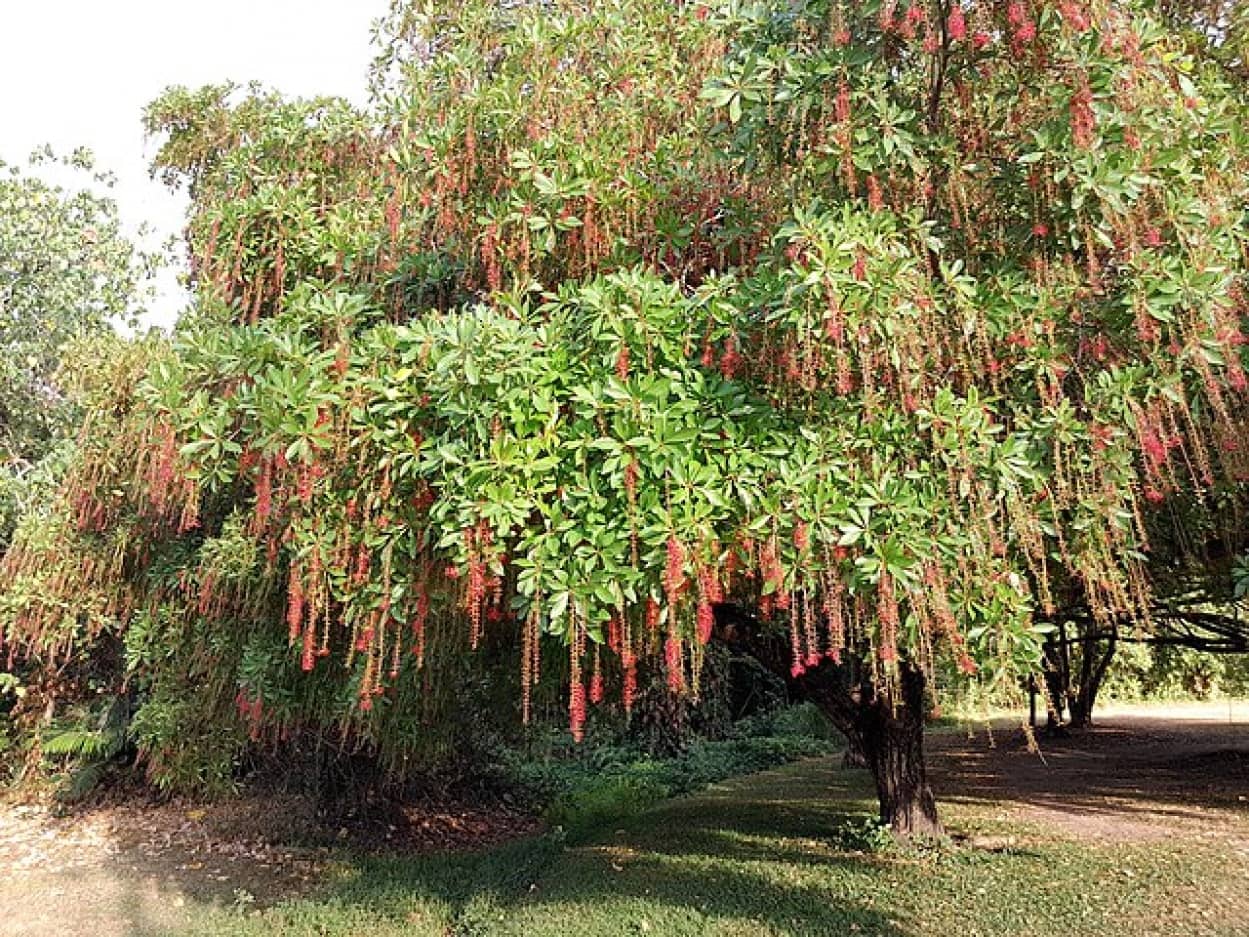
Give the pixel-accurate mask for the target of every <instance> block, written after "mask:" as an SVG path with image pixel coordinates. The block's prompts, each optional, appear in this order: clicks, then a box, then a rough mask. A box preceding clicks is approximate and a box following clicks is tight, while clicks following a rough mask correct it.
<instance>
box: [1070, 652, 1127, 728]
mask: <svg viewBox="0 0 1249 937" xmlns="http://www.w3.org/2000/svg"><path fill="white" fill-rule="evenodd" d="M1116 637H1117V635H1116V634H1115V632H1114V631H1111V632H1110V634H1109V635H1108V636H1107V638H1106V648H1105V650H1101V649H1100V648H1099V647H1098V644H1099V641H1098V638H1097V636H1096V635H1088V636H1086V637H1085V638H1084V639H1083V641H1082V646H1081V648H1080V680H1079V683H1077V684H1076V685H1075V686H1074V687H1071V689H1070V690H1069V691H1068V698H1067V708H1068V709H1069V710H1070V712H1071V725H1072V727H1074V728H1077V729H1085V728H1088V727H1089V726H1091V725H1092V724H1093V705H1094V704H1095V703H1096V702H1097V694H1098V692H1099V691H1100V690H1101V688H1102V681H1103V680H1105V678H1106V670H1107V669H1108V668H1109V667H1110V662H1111V660H1113V659H1114V656H1115V646H1116Z"/></svg>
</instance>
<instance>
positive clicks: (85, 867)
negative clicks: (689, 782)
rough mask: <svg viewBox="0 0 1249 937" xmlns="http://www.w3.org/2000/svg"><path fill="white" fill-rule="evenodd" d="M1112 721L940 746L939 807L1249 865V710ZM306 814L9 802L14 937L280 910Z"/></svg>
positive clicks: (469, 835) (412, 833)
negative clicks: (1169, 845)
mask: <svg viewBox="0 0 1249 937" xmlns="http://www.w3.org/2000/svg"><path fill="white" fill-rule="evenodd" d="M1097 715H1098V724H1097V726H1096V727H1095V728H1094V729H1091V730H1089V731H1086V732H1080V733H1074V734H1072V735H1071V736H1070V737H1067V738H1060V739H1047V738H1044V737H1041V738H1040V739H1039V742H1040V747H1041V752H1040V754H1037V753H1035V752H1031V751H1029V750H1028V748H1027V746H1026V744H1025V743H1024V740H1023V738H1022V736H1021V735H1020V733H1019V732H1018V730H1017V729H1016V730H1012V729H1010V728H1009V727H1007V726H1006V725H1000V726H999V727H998V728H997V729H995V730H994V733H993V743H992V744H990V743H989V741H988V738H987V736H986V733H985V731H984V730H983V729H980V730H978V731H976V732H974V733H973V734H971V735H970V736H969V734H968V733H966V732H959V731H940V732H934V733H932V734H931V736H930V739H929V743H928V749H929V757H930V764H931V771H932V775H933V784H934V787H935V789H936V792H937V796H938V799H939V800H940V801H941V802H943V803H946V804H949V805H950V806H952V807H956V808H957V809H958V810H974V811H977V812H983V811H986V810H987V811H989V812H990V814H991V815H998V816H1000V817H1001V818H1002V819H1006V820H1009V819H1019V820H1021V821H1027V822H1031V823H1039V824H1043V825H1044V826H1046V827H1048V828H1050V829H1054V830H1056V831H1058V832H1059V833H1061V834H1063V835H1070V836H1072V837H1076V838H1080V839H1087V840H1099V841H1109V842H1132V841H1145V842H1147V841H1150V840H1158V839H1163V838H1172V837H1182V838H1184V839H1185V840H1186V841H1190V842H1200V841H1206V840H1211V839H1215V840H1217V841H1218V842H1220V843H1224V844H1229V845H1230V846H1231V847H1232V848H1234V849H1237V850H1239V851H1243V853H1244V855H1245V857H1246V862H1247V863H1249V702H1240V703H1236V704H1234V705H1232V706H1231V707H1230V708H1229V705H1228V704H1227V703H1225V702H1224V703H1215V704H1201V705H1182V706H1170V707H1158V706H1137V707H1127V708H1118V709H1109V708H1108V709H1105V710H1102V711H1100V712H1099V713H1098V714H1097ZM295 809H296V808H294V807H292V806H290V805H287V804H283V803H281V802H274V801H272V800H265V801H253V802H250V803H249V802H234V803H227V804H223V805H218V806H216V807H212V808H186V807H176V806H160V807H145V806H112V807H105V808H97V809H93V810H83V811H76V812H73V813H71V814H69V815H67V816H56V815H55V814H54V813H53V812H51V811H49V809H48V808H46V807H43V806H29V805H25V806H24V805H2V804H0V870H3V874H0V937H53V935H55V937H79V935H82V937H144V935H150V934H158V933H166V932H168V931H170V930H176V929H177V928H178V926H179V924H181V923H182V922H184V921H186V920H188V919H189V917H190V912H191V908H192V906H193V905H195V904H203V903H216V904H225V905H231V904H239V905H242V906H244V907H248V906H251V905H253V904H255V905H267V904H271V903H273V902H275V901H277V900H280V899H282V898H285V897H290V896H294V895H298V894H301V893H304V892H306V891H309V890H310V889H312V888H314V887H315V886H316V885H317V884H318V883H320V882H321V881H322V880H323V879H324V877H325V876H326V874H327V873H328V872H329V870H330V869H331V862H330V858H329V850H328V849H327V848H325V847H302V848H300V847H293V846H288V845H275V842H286V841H289V839H286V838H284V837H283V835H282V829H283V822H282V817H283V815H284V813H287V812H289V811H293V810H295ZM257 811H260V812H261V813H262V814H265V815H258V814H257ZM275 817H278V818H279V819H278V820H276V821H275V819H274V818H275ZM286 819H288V820H291V821H292V822H291V823H289V824H287V827H286V828H287V831H290V830H292V829H293V830H296V831H298V830H299V828H300V824H299V822H297V821H298V818H297V817H286ZM397 821H398V822H397V825H390V826H382V827H380V828H376V827H375V828H373V829H372V830H371V831H370V832H369V835H371V836H373V837H374V839H375V840H376V841H380V844H382V845H383V846H389V845H393V846H394V847H395V848H400V849H419V850H429V849H437V848H462V847H464V846H469V845H483V844H487V843H489V842H491V841H495V840H498V839H500V838H505V837H507V836H514V835H518V834H522V833H525V832H528V831H530V830H532V829H533V825H532V821H530V820H528V819H527V818H523V817H520V816H516V815H513V816H504V817H502V818H500V817H499V816H498V815H497V814H489V815H487V814H485V813H483V812H480V811H478V812H474V811H473V810H472V809H471V808H463V809H446V808H440V809H434V808H432V807H430V808H424V809H422V808H417V809H414V810H413V811H411V813H410V815H409V816H408V817H407V822H404V818H402V817H400V818H397ZM275 834H276V835H275ZM351 839H352V840H354V839H355V836H354V835H352V836H351Z"/></svg>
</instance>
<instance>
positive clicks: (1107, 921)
mask: <svg viewBox="0 0 1249 937" xmlns="http://www.w3.org/2000/svg"><path fill="white" fill-rule="evenodd" d="M868 784H869V781H868V779H867V776H866V774H865V773H864V772H848V771H841V770H838V769H837V768H836V767H835V765H834V760H833V759H827V758H825V759H813V760H809V761H804V762H801V763H798V764H795V765H791V766H789V767H786V768H781V769H778V770H774V771H769V772H765V773H762V774H756V775H752V776H749V777H744V778H738V779H735V780H733V781H729V782H726V783H723V784H719V785H716V786H715V787H713V788H711V789H709V790H707V791H705V792H703V793H701V794H697V795H694V796H690V797H684V798H677V799H673V800H669V801H665V802H663V803H661V804H659V805H657V806H655V807H654V808H652V809H650V810H647V811H645V812H644V813H641V814H639V815H637V816H634V817H632V818H630V819H629V820H627V821H624V822H622V823H621V824H613V825H612V828H609V829H605V830H603V831H602V833H601V834H600V835H599V836H597V837H596V838H593V839H591V840H589V841H588V842H580V843H579V844H578V845H576V846H566V845H564V844H562V843H561V842H560V841H559V839H558V837H551V836H547V837H542V838H537V839H531V840H526V841H522V842H516V843H512V844H510V845H508V846H505V847H503V848H499V849H495V850H492V851H489V852H484V853H479V854H474V855H464V856H450V857H448V856H433V857H422V858H393V859H359V860H354V859H349V858H348V859H343V860H341V861H340V863H339V865H338V866H337V867H336V869H337V871H336V875H335V877H334V878H333V880H332V881H331V883H330V884H329V885H327V886H326V888H325V889H323V890H322V891H321V892H319V893H317V894H316V895H314V896H313V897H309V898H303V899H299V900H296V901H291V902H287V903H283V904H278V905H276V906H273V907H269V908H266V909H265V910H263V911H256V910H251V909H250V908H249V907H248V904H247V902H246V900H244V901H242V902H240V906H239V908H237V909H223V908H210V907H197V908H194V909H192V923H191V925H190V926H189V927H188V928H183V929H179V930H178V931H176V932H170V931H145V932H144V934H143V937H154V935H157V934H160V935H162V937H164V935H168V934H172V933H177V934H178V935H179V937H183V935H197V937H226V935H230V937H235V935H239V937H251V935H257V937H259V935H266V937H270V935H278V937H283V935H289V937H294V935H324V937H347V935H351V937H366V935H367V937H392V935H393V937H398V935H426V934H428V935H528V937H544V935H551V937H556V935H559V937H567V935H571V937H595V935H621V934H655V935H703V934H709V935H726V937H727V935H741V937H756V935H760V937H762V935H795V937H798V935H823V934H827V935H844V934H853V935H897V937H904V935H905V937H920V935H942V937H945V935H955V937H978V935H1012V937H1026V935H1034V937H1040V935H1054V937H1073V935H1095V934H1111V935H1115V937H1143V935H1155V934H1156V935H1162V934H1167V935H1176V934H1180V935H1185V937H1197V935H1225V937H1235V935H1249V859H1247V857H1246V855H1245V853H1244V852H1243V851H1241V849H1240V847H1239V846H1238V845H1237V844H1236V843H1233V842H1232V841H1230V840H1227V839H1225V838H1220V837H1211V838H1201V837H1194V838H1186V839H1177V838H1175V837H1171V838H1160V839H1158V840H1156V841H1146V842H1133V843H1118V844H1115V843H1109V842H1095V843H1084V842H1080V841H1078V840H1075V839H1072V838H1069V834H1068V836H1067V837H1064V836H1063V835H1062V834H1058V833H1054V832H1048V831H1047V830H1044V829H1041V828H1039V827H1035V826H1027V825H1022V824H1020V823H1019V822H1018V821H1015V820H1011V819H1010V818H1009V817H1008V815H1007V813H1006V812H1005V811H1004V810H1003V809H1002V807H1001V805H995V804H987V803H980V802H975V801H962V802H954V803H951V802H946V803H944V804H943V805H942V806H943V809H944V818H945V820H946V822H947V824H948V825H949V826H950V828H951V829H952V830H953V831H954V832H955V833H956V834H964V835H969V836H974V837H976V838H977V839H975V840H973V841H974V842H979V843H981V844H983V845H979V846H973V845H969V844H967V843H964V844H963V845H955V846H948V847H944V848H941V849H933V850H927V851H899V850H886V851H885V852H878V853H871V852H859V851H855V850H854V849H853V848H852V847H853V845H854V844H855V839H854V837H853V836H852V835H849V834H848V833H847V832H846V830H847V826H846V824H847V820H850V821H858V820H861V818H862V817H864V816H865V815H867V814H870V813H871V812H872V807H873V804H872V803H871V801H870V797H869V793H870V792H869V789H868ZM855 828H860V829H861V828H862V827H861V826H859V827H853V826H852V827H850V829H855ZM258 898H260V899H262V902H263V898H264V896H258ZM136 937H138V935H136Z"/></svg>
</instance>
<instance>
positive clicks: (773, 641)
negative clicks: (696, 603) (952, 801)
mask: <svg viewBox="0 0 1249 937" xmlns="http://www.w3.org/2000/svg"><path fill="white" fill-rule="evenodd" d="M716 611H717V615H716V618H717V629H716V634H717V636H718V637H719V638H720V639H721V640H723V641H725V642H726V643H728V644H729V645H730V646H732V647H734V648H735V649H736V650H738V651H739V652H740V653H744V654H749V655H750V656H752V657H754V658H755V659H756V660H757V661H759V663H760V664H761V665H762V666H763V667H765V668H766V669H768V670H770V671H771V672H772V673H774V674H776V675H777V676H779V677H781V678H782V679H783V680H784V681H785V682H786V684H787V686H788V687H789V690H790V694H791V696H792V697H794V698H796V699H803V700H807V701H808V702H811V703H813V704H814V705H816V706H818V707H819V708H820V710H821V711H822V712H823V713H824V714H825V715H826V716H827V717H828V718H829V721H831V722H832V723H833V725H834V726H836V727H837V729H838V730H840V732H841V733H842V734H843V735H844V736H845V737H846V739H847V743H848V746H849V748H848V750H849V751H858V752H861V753H862V755H863V757H864V760H865V762H866V765H865V766H866V767H867V768H868V769H869V770H870V771H871V772H872V778H873V780H874V781H875V784H876V795H877V799H878V801H879V804H880V819H881V821H882V822H883V823H885V824H887V825H888V826H889V827H890V829H892V830H893V833H894V835H895V836H897V837H898V838H900V839H906V838H910V837H913V836H924V835H928V836H939V835H941V834H942V832H943V831H942V827H941V821H940V819H939V818H938V816H937V802H936V798H935V797H934V796H933V793H932V788H931V787H930V786H929V783H928V771H927V765H926V763H925V761H924V712H925V706H924V704H925V699H924V690H925V677H924V674H923V671H922V670H920V669H919V668H918V667H916V666H913V665H911V664H909V663H903V664H902V665H901V666H900V667H899V673H900V676H899V679H898V681H897V686H896V687H890V688H881V687H877V686H875V685H874V684H873V682H872V680H871V678H870V674H868V673H866V672H865V673H863V674H861V675H860V678H859V679H858V680H855V679H853V675H852V673H851V671H850V669H849V668H847V667H844V666H840V665H837V664H835V663H834V662H833V661H831V660H828V659H825V660H823V661H822V662H821V663H820V664H819V665H818V666H816V667H810V668H807V669H806V670H805V671H803V672H802V673H801V674H799V675H797V676H794V675H793V674H792V673H791V672H790V665H791V660H790V650H789V642H788V640H787V639H786V637H785V635H783V634H776V635H773V634H769V633H767V632H766V631H765V630H764V629H763V626H762V624H761V623H760V622H759V621H758V620H757V619H756V618H755V617H754V616H753V615H751V614H749V612H746V611H745V610H743V609H741V608H738V607H736V606H730V605H724V606H719V607H717V610H716Z"/></svg>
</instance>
